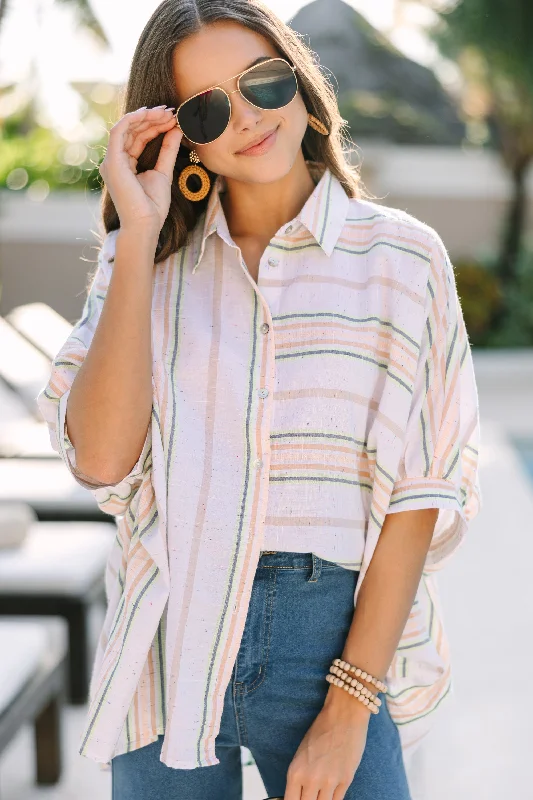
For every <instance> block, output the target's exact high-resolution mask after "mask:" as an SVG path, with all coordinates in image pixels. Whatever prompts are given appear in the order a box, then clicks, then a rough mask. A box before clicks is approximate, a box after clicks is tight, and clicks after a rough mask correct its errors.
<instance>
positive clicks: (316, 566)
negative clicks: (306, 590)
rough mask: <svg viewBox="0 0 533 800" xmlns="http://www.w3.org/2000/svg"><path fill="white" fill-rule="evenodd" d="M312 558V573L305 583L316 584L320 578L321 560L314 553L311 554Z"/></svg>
mask: <svg viewBox="0 0 533 800" xmlns="http://www.w3.org/2000/svg"><path fill="white" fill-rule="evenodd" d="M311 555H312V557H313V571H312V572H311V576H310V577H309V578H308V579H307V582H308V583H309V582H312V583H316V581H318V579H319V578H320V571H321V569H322V559H321V558H320V556H317V555H315V553H311Z"/></svg>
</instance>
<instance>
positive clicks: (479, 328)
mask: <svg viewBox="0 0 533 800" xmlns="http://www.w3.org/2000/svg"><path fill="white" fill-rule="evenodd" d="M455 280H456V284H457V293H458V295H459V298H460V300H461V306H462V309H463V314H464V318H465V323H466V327H467V330H468V334H469V337H470V340H471V341H472V343H474V344H484V343H485V341H486V339H487V336H488V335H489V333H490V330H491V325H492V323H493V321H494V319H495V317H496V314H497V312H498V311H500V309H501V305H502V301H503V291H502V287H501V285H500V282H499V280H498V278H497V276H496V275H495V274H494V273H493V272H492V271H491V270H489V269H487V267H486V266H485V265H483V264H480V263H478V262H477V261H467V260H465V261H458V262H457V263H456V264H455Z"/></svg>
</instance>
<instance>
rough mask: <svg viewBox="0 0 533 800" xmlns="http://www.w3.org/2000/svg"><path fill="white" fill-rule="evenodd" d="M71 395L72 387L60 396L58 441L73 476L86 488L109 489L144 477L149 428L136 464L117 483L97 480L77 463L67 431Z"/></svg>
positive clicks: (60, 450)
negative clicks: (68, 406)
mask: <svg viewBox="0 0 533 800" xmlns="http://www.w3.org/2000/svg"><path fill="white" fill-rule="evenodd" d="M69 395H70V389H67V391H65V392H64V393H63V394H62V395H61V397H60V398H59V403H58V408H57V428H56V430H57V443H58V448H59V453H60V455H61V457H62V459H63V461H64V462H65V464H66V466H67V467H68V469H69V470H70V472H71V474H72V476H73V477H74V479H75V480H76V482H77V483H79V484H80V486H83V487H84V488H85V489H91V490H93V491H94V490H95V489H104V488H105V489H107V488H115V487H119V486H120V485H121V484H124V483H128V484H129V483H132V482H133V481H135V480H136V479H138V478H141V477H142V474H143V465H144V462H145V460H146V456H147V454H148V451H149V449H150V429H148V433H147V435H146V439H145V442H144V446H143V449H142V451H141V454H140V456H139V458H138V459H137V462H136V464H135V465H134V467H133V468H132V469H131V470H130V472H129V473H128V474H127V475H126V476H125V477H124V478H122V480H121V481H120V482H119V483H117V484H110V483H102V482H101V481H98V480H96V478H92V477H91V476H90V475H85V473H83V472H82V471H81V470H80V469H79V468H78V467H77V465H76V451H75V448H74V445H73V444H72V442H71V441H70V438H69V436H68V433H67V402H68V398H69Z"/></svg>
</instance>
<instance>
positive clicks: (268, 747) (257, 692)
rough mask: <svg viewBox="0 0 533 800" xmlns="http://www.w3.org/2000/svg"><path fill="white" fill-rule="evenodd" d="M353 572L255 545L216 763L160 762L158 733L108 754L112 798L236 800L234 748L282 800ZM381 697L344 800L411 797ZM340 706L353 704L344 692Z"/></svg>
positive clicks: (343, 627) (318, 703)
mask: <svg viewBox="0 0 533 800" xmlns="http://www.w3.org/2000/svg"><path fill="white" fill-rule="evenodd" d="M358 577H359V573H358V572H356V571H354V570H349V569H345V568H344V567H341V566H338V565H337V564H334V563H333V562H331V561H327V560H325V559H322V558H319V557H318V556H316V555H315V554H314V553H296V552H289V551H281V550H280V551H277V552H274V553H273V552H266V551H263V553H262V554H261V556H260V558H259V563H258V566H257V570H256V573H255V576H254V583H253V588H252V595H251V599H250V605H249V608H248V615H247V618H246V623H245V627H244V632H243V636H242V640H241V644H240V648H239V652H238V654H237V659H236V661H235V665H234V668H233V672H232V675H231V679H230V681H229V684H228V687H227V690H226V694H225V698H224V708H223V712H222V719H221V724H220V730H219V733H218V735H217V737H216V740H215V752H216V755H217V758H219V759H220V763H219V764H215V765H213V766H209V767H197V768H195V769H174V768H172V767H167V766H166V765H165V764H163V763H162V762H161V761H160V753H161V745H162V741H163V737H162V736H159V738H158V740H157V741H156V742H153V743H152V744H149V745H146V746H145V747H141V748H139V749H137V750H133V751H131V752H130V753H124V754H122V755H119V756H115V758H113V759H112V762H111V767H112V785H113V800H156V799H157V800H159V798H161V797H164V798H165V800H241V799H242V764H241V750H240V747H241V745H243V746H245V747H247V748H249V750H250V751H251V753H252V756H253V758H254V760H255V763H256V765H257V768H258V769H259V772H260V774H261V777H262V779H263V783H264V784H265V788H266V795H267V796H270V797H277V796H282V795H283V794H284V792H285V786H286V779H287V769H288V767H289V764H290V763H291V761H292V758H293V756H294V754H295V752H296V750H297V749H298V747H299V745H300V743H301V741H302V739H303V737H304V735H305V733H306V732H307V730H308V729H309V728H310V726H311V724H312V722H313V720H314V719H315V717H316V716H317V714H318V713H319V712H320V710H321V708H322V706H323V703H324V700H325V697H326V694H327V691H328V689H329V687H330V684H329V683H328V682H327V681H326V680H325V676H326V675H327V673H328V671H329V666H330V664H331V662H332V660H333V659H334V658H337V657H340V655H341V653H342V650H343V648H344V644H345V642H346V638H347V636H348V631H349V629H350V625H351V622H352V618H353V612H354V606H353V597H354V591H355V587H356V584H357V580H358ZM336 691H341V690H340V689H338V690H336ZM381 699H382V706H381V708H380V711H379V714H376V715H374V714H372V715H371V716H370V720H369V723H368V735H367V742H366V746H365V750H364V753H363V757H362V760H361V763H360V765H359V767H358V769H357V771H356V773H355V776H354V779H353V781H352V783H351V785H350V787H349V788H348V789H347V791H346V793H345V795H344V800H410V794H409V788H408V783H407V778H406V773H405V766H404V761H403V757H402V751H401V747H400V738H399V734H398V730H397V728H396V726H395V724H394V722H393V721H392V719H391V717H390V715H389V713H388V710H387V704H386V702H385V695H381ZM346 702H347V703H350V702H351V703H357V702H359V701H358V700H356V699H355V698H352V697H350V696H349V695H348V694H346Z"/></svg>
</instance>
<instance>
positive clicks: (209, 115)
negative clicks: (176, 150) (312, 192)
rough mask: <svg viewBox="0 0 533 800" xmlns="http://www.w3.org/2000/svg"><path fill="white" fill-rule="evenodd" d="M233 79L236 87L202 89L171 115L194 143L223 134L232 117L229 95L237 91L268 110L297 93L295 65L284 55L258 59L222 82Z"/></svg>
mask: <svg viewBox="0 0 533 800" xmlns="http://www.w3.org/2000/svg"><path fill="white" fill-rule="evenodd" d="M234 78H237V89H234V90H233V91H232V92H226V91H225V90H224V89H222V88H221V87H220V86H212V87H211V88H209V89H204V91H203V92H198V94H195V95H193V96H192V97H189V98H188V100H185V101H184V102H183V103H182V104H181V105H180V106H179V108H178V110H177V111H176V113H175V114H174V116H175V117H176V120H177V122H178V125H179V126H180V128H181V130H182V131H183V133H184V135H185V136H186V137H187V139H189V141H190V142H192V143H193V144H209V143H210V142H214V141H215V139H218V137H219V136H222V134H223V133H224V131H225V130H226V128H227V127H228V125H229V121H230V119H231V102H230V98H229V96H230V94H234V93H235V92H240V93H241V95H242V97H244V99H245V100H246V101H247V102H248V103H250V105H252V106H255V108H260V109H262V110H263V111H267V110H274V109H278V108H283V107H284V106H287V105H289V103H291V102H292V101H293V100H294V98H295V97H296V94H297V92H298V81H297V79H296V71H295V68H294V67H293V66H291V65H290V64H289V62H288V61H285V59H284V58H269V59H267V60H265V61H261V62H260V63H259V64H255V65H254V66H252V67H249V68H248V69H245V70H244V71H243V72H241V73H239V74H238V75H233V77H232V78H228V79H227V81H222V83H227V82H228V81H231V80H233V79H234Z"/></svg>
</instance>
